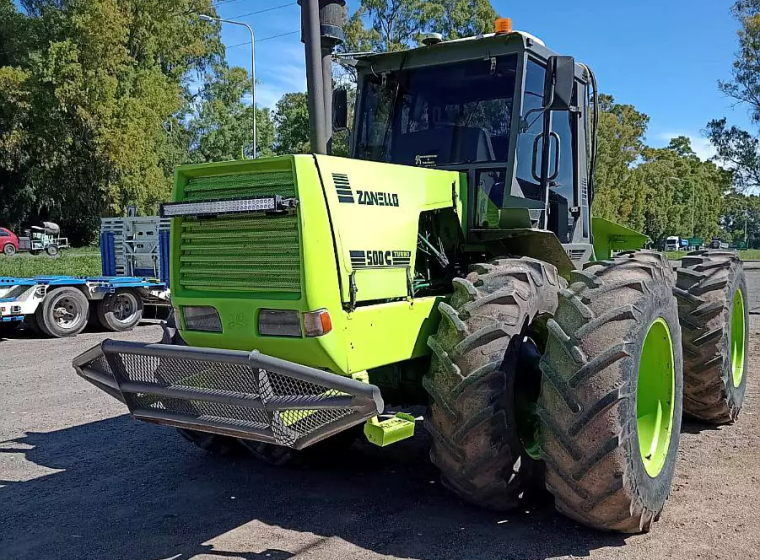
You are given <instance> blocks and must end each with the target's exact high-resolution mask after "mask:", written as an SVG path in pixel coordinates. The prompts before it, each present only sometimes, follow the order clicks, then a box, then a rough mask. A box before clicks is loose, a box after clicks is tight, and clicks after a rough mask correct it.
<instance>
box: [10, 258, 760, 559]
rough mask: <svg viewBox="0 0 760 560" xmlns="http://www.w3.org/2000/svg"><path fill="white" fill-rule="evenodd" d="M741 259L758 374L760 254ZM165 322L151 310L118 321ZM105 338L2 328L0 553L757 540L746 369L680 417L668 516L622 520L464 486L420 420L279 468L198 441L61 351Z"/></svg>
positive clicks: (539, 555)
mask: <svg viewBox="0 0 760 560" xmlns="http://www.w3.org/2000/svg"><path fill="white" fill-rule="evenodd" d="M748 275H749V278H750V279H751V283H750V284H751V291H752V292H753V293H754V295H753V297H752V303H751V308H752V309H754V310H755V313H757V315H755V314H753V316H752V319H751V325H750V328H751V331H750V332H751V336H752V338H751V343H750V346H751V358H750V360H751V361H750V366H751V371H750V375H753V377H754V373H755V372H756V371H757V365H756V364H758V363H760V336H758V335H759V334H760V270H757V271H756V272H755V271H752V272H750V273H749V274H748ZM159 337H160V328H159V327H158V326H156V325H141V326H140V327H138V328H137V329H136V330H135V331H133V332H131V333H127V334H125V335H121V336H120V338H122V339H124V340H141V341H155V340H157V339H158V338H159ZM104 338H106V335H104V334H100V333H85V334H82V335H80V336H78V337H77V338H75V339H70V340H34V339H31V338H25V337H23V335H20V336H19V337H17V338H14V339H2V338H0V395H2V396H1V397H0V559H2V560H5V559H9V560H10V559H12V560H17V559H19V560H20V559H35V560H38V559H58V558H61V559H85V558H97V559H99V560H110V559H130V560H131V559H136V560H137V559H139V560H151V559H158V558H171V559H175V560H180V559H181V560H184V559H190V558H192V559H246V560H259V559H262V560H263V559H271V560H285V559H289V558H299V559H302V558H309V559H314V560H317V559H341V560H342V559H349V558H350V559H369V558H414V559H420V560H423V559H424V560H447V559H462V560H487V559H493V560H503V559H512V558H514V559H517V558H521V559H544V558H572V557H592V558H646V559H647V560H652V559H658V558H683V559H688V560H693V559H695V558H710V559H712V558H742V559H745V558H760V521H758V517H757V507H758V504H760V399H759V398H758V394H759V391H758V388H757V387H758V385H757V384H756V382H755V380H754V379H752V381H751V382H750V383H751V386H750V387H749V388H748V391H747V400H746V404H745V408H744V411H743V412H742V415H741V418H740V420H739V422H738V423H737V424H736V425H734V426H729V427H722V428H718V429H714V428H712V427H709V426H704V425H700V424H694V423H686V424H685V426H684V433H683V435H682V439H681V448H680V450H679V465H678V469H677V473H676V477H675V482H674V487H673V494H672V496H671V499H670V501H669V502H668V504H667V506H666V508H665V512H664V514H663V516H662V519H661V521H660V522H659V523H657V524H656V525H655V528H654V530H653V531H652V532H651V533H649V534H647V535H638V536H623V535H615V534H605V533H599V532H594V531H591V530H588V529H585V528H583V527H580V526H579V525H577V524H576V523H574V522H571V521H568V520H567V519H565V518H563V517H561V516H559V515H557V514H555V513H554V512H553V510H552V507H551V504H550V503H549V504H544V505H542V506H537V507H536V509H535V510H533V511H526V512H521V513H519V514H515V515H510V516H504V515H497V514H493V513H490V512H486V511H482V510H479V509H476V508H473V507H469V506H466V505H464V504H461V503H460V502H458V501H457V500H456V499H455V498H453V497H451V496H450V495H449V494H448V493H447V492H446V491H445V490H444V489H443V488H442V487H441V485H440V484H439V483H438V477H437V474H436V472H435V469H434V468H433V467H432V466H431V465H430V463H429V461H428V458H427V447H428V441H427V438H426V437H425V435H424V434H421V435H420V436H419V437H415V438H414V439H412V440H409V441H405V442H401V443H399V444H397V445H394V446H392V447H390V448H388V449H386V450H384V451H383V450H380V449H377V448H373V447H372V446H370V445H369V444H366V443H357V444H355V445H354V447H353V448H351V449H350V450H349V451H348V452H347V453H345V454H344V455H342V456H341V457H340V459H339V460H338V459H335V458H330V457H321V458H319V457H318V458H316V459H315V460H314V461H312V462H311V463H309V464H308V465H300V466H296V467H291V468H287V469H279V470H278V469H273V468H269V467H266V466H264V465H261V464H259V463H257V462H256V461H254V460H252V459H247V458H238V459H222V458H217V457H214V456H210V455H207V454H206V453H204V452H202V451H200V450H198V449H196V448H194V447H193V446H192V445H190V444H189V443H187V442H185V441H184V440H182V439H181V438H180V437H179V436H178V435H177V434H176V433H175V432H174V431H173V430H171V429H169V428H165V427H159V426H153V425H149V424H144V423H140V422H137V421H134V420H132V419H131V418H130V417H129V416H128V415H126V414H124V409H123V407H122V405H121V404H120V403H118V402H116V401H115V400H113V399H111V398H110V397H108V396H107V395H105V394H104V393H101V392H99V391H98V390H97V389H95V388H94V387H92V386H90V385H89V384H88V383H86V382H84V381H83V380H81V379H79V378H78V377H77V376H76V375H75V374H74V371H73V370H72V369H71V367H70V363H71V359H72V358H73V357H74V356H76V355H77V354H78V353H80V352H82V351H84V350H86V349H87V348H89V347H91V346H93V345H94V344H96V343H98V342H99V341H101V340H102V339H104Z"/></svg>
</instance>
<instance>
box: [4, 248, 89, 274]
mask: <svg viewBox="0 0 760 560" xmlns="http://www.w3.org/2000/svg"><path fill="white" fill-rule="evenodd" d="M101 272H102V271H101V265H100V252H99V251H98V249H97V248H94V247H84V248H82V249H62V250H61V252H60V254H59V256H58V257H56V258H51V257H48V256H47V255H45V254H42V255H37V256H32V255H30V254H28V253H25V254H18V255H15V256H13V257H6V256H4V255H0V276H15V277H16V278H27V277H30V276H48V275H59V274H60V275H68V276H99V275H100V274H101Z"/></svg>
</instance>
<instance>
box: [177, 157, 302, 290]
mask: <svg viewBox="0 0 760 560" xmlns="http://www.w3.org/2000/svg"><path fill="white" fill-rule="evenodd" d="M184 190H185V199H184V200H186V201H193V200H210V199H224V198H238V197H247V196H265V195H274V194H279V195H281V196H283V197H286V198H290V197H295V195H296V192H295V182H294V178H293V173H292V172H291V171H282V172H280V171H277V172H262V173H249V174H240V175H221V176H216V177H198V178H193V179H191V180H190V181H189V182H188V184H187V185H185V189H184ZM180 228H181V231H180V236H181V245H180V246H181V252H180V257H179V260H180V267H179V269H180V283H181V285H182V287H183V288H186V289H191V290H202V291H218V292H267V291H277V292H293V293H298V292H300V290H301V256H300V253H301V247H300V240H299V234H298V217H297V215H296V214H285V215H275V216H271V215H265V214H240V215H234V216H219V217H214V218H183V219H182V220H181V225H180Z"/></svg>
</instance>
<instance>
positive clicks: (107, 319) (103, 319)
mask: <svg viewBox="0 0 760 560" xmlns="http://www.w3.org/2000/svg"><path fill="white" fill-rule="evenodd" d="M120 296H124V297H128V298H131V299H132V303H133V305H134V309H135V312H134V313H133V314H132V315H130V316H129V319H127V320H126V321H121V320H119V319H117V318H116V316H115V315H114V312H113V309H112V306H113V304H114V302H115V301H116V299H117V298H118V297H120ZM142 312H143V302H142V298H141V297H140V294H138V293H137V292H135V291H134V290H119V291H118V292H117V293H115V294H109V295H107V296H106V297H104V298H103V299H102V300H101V301H99V302H98V306H97V315H98V320H99V322H100V324H101V326H102V327H103V328H104V329H107V330H110V331H114V332H121V331H128V330H130V329H132V328H134V327H135V325H137V323H139V322H140V319H142Z"/></svg>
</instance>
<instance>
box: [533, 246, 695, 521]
mask: <svg viewBox="0 0 760 560" xmlns="http://www.w3.org/2000/svg"><path fill="white" fill-rule="evenodd" d="M673 288H674V279H673V273H672V269H671V268H670V265H669V263H668V262H667V261H665V259H664V258H663V257H662V256H660V255H658V254H655V253H651V252H640V253H629V254H624V255H622V256H619V257H616V258H614V259H611V260H608V261H604V262H597V263H590V264H588V265H587V266H586V268H585V269H584V270H583V271H576V272H573V273H572V274H571V285H570V287H569V288H568V289H567V290H563V291H562V292H561V293H560V302H559V308H558V309H557V313H556V317H555V319H554V320H550V321H549V340H548V344H547V350H546V353H545V354H544V356H543V358H542V360H541V369H542V371H543V379H542V390H541V396H540V398H539V414H540V416H541V420H542V430H541V438H542V441H541V455H542V458H543V459H544V462H545V464H546V486H547V488H548V490H549V491H550V492H551V493H552V494H553V495H554V498H555V506H556V508H557V510H558V511H560V512H561V513H563V514H565V515H566V516H568V517H570V518H572V519H575V520H576V521H579V522H581V523H583V524H585V525H588V526H591V527H594V528H597V529H602V530H608V531H619V532H624V533H638V532H641V531H648V530H649V529H650V528H651V525H652V523H653V522H654V521H655V520H656V519H658V517H659V515H660V512H661V511H662V509H663V506H664V504H665V501H666V499H667V498H668V496H669V494H670V487H671V483H672V479H673V474H674V472H675V463H676V457H677V453H678V443H679V438H680V429H681V412H682V391H683V358H682V352H681V345H680V344H679V342H680V340H681V330H680V326H679V322H678V307H677V304H676V300H675V297H674V296H673Z"/></svg>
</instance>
